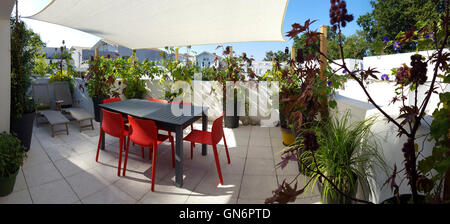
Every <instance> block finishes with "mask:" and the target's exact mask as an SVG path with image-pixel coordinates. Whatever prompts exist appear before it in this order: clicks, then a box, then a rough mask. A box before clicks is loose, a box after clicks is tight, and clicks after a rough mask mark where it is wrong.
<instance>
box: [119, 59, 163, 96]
mask: <svg viewBox="0 0 450 224" xmlns="http://www.w3.org/2000/svg"><path fill="white" fill-rule="evenodd" d="M135 55H136V52H135V51H133V57H130V58H128V59H127V60H124V59H122V58H117V59H116V60H115V63H114V64H115V68H116V69H115V71H116V72H117V74H118V75H117V76H120V77H122V82H123V84H125V88H124V89H123V90H122V93H123V95H125V97H126V98H127V99H142V98H143V97H144V96H145V95H146V94H147V89H146V80H145V79H143V78H144V76H145V78H148V79H150V80H153V79H154V76H155V75H158V74H160V73H161V69H160V68H159V67H158V66H157V64H156V62H153V61H149V60H148V59H145V60H144V61H142V62H141V61H138V60H136V57H135Z"/></svg>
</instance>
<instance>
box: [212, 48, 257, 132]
mask: <svg viewBox="0 0 450 224" xmlns="http://www.w3.org/2000/svg"><path fill="white" fill-rule="evenodd" d="M218 48H222V49H223V53H222V54H223V56H224V57H223V59H222V61H221V60H220V59H219V57H216V59H215V62H216V64H217V66H215V67H213V70H214V72H215V75H214V76H215V79H216V81H218V82H219V83H220V84H221V85H222V90H223V111H224V112H225V115H224V125H225V127H227V128H238V127H239V115H238V111H239V109H240V108H238V105H239V104H238V99H239V97H238V96H239V95H240V96H243V95H244V94H245V91H242V89H240V88H238V86H237V85H235V84H237V82H239V81H242V82H243V81H245V80H246V75H245V74H248V76H249V77H250V78H251V77H253V76H255V74H254V72H253V71H252V70H251V69H249V66H251V63H252V61H253V60H254V59H253V58H248V57H247V55H246V53H243V54H242V56H241V57H233V56H232V55H233V52H232V48H231V47H230V46H227V47H225V48H224V47H223V46H218V47H217V49H218ZM227 82H232V84H233V85H228V86H227ZM227 102H233V111H231V114H230V111H228V110H227V106H229V105H227ZM244 109H245V108H244Z"/></svg>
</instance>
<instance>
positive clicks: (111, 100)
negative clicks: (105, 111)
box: [103, 97, 122, 103]
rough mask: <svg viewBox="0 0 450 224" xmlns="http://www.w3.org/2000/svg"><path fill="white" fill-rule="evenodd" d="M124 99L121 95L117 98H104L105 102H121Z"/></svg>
mask: <svg viewBox="0 0 450 224" xmlns="http://www.w3.org/2000/svg"><path fill="white" fill-rule="evenodd" d="M119 101H122V99H120V98H119V97H117V98H109V99H104V100H103V103H114V102H119Z"/></svg>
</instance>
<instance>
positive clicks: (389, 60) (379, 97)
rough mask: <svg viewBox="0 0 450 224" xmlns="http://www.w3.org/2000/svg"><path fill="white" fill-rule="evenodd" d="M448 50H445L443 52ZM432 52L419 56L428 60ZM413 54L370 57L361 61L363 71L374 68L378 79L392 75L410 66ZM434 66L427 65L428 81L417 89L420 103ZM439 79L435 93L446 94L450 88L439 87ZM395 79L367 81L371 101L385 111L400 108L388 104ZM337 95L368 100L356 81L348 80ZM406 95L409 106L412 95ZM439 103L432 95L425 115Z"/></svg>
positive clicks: (412, 99)
mask: <svg viewBox="0 0 450 224" xmlns="http://www.w3.org/2000/svg"><path fill="white" fill-rule="evenodd" d="M448 51H449V50H448V49H446V50H445V52H448ZM433 52H434V51H420V52H419V54H421V55H423V56H425V57H426V58H429V57H430V56H431V55H432V54H433ZM413 54H415V53H414V52H413V53H404V54H392V55H382V56H372V57H365V58H364V59H363V67H364V69H368V68H369V67H370V68H374V69H375V70H377V71H379V72H380V73H379V74H377V75H378V77H379V78H380V77H381V75H382V74H387V75H390V74H391V73H392V69H393V68H399V67H401V66H402V65H403V64H406V65H408V66H410V62H411V56H412V55H413ZM433 70H434V65H433V64H431V63H429V64H428V73H427V75H428V81H427V82H426V83H425V85H423V86H421V87H420V88H419V89H418V99H419V101H422V100H423V99H424V98H425V95H426V94H425V93H426V91H428V89H429V85H430V82H431V81H432V77H433V76H432V75H433ZM440 82H441V79H440V78H438V79H437V84H438V85H437V87H438V89H437V91H438V92H440V93H441V92H448V91H450V87H449V86H448V85H441V83H440ZM395 88H396V86H395V77H392V76H391V77H390V81H381V80H378V81H375V80H371V81H369V84H368V85H367V89H368V92H369V93H370V95H371V96H372V98H373V100H374V101H375V102H376V103H377V104H378V105H379V106H382V107H385V108H386V110H388V111H392V112H397V113H398V109H399V107H400V106H401V102H397V103H396V104H391V105H390V102H391V101H392V99H393V98H394V96H395ZM338 93H339V95H342V96H346V97H349V98H352V99H356V100H360V101H363V102H368V98H367V96H366V94H365V93H364V92H363V90H362V88H361V87H360V86H359V85H358V83H357V82H356V81H353V80H349V81H348V82H347V83H346V84H345V88H344V89H342V90H338ZM406 95H407V96H408V101H407V102H406V104H407V105H411V104H413V102H414V93H412V92H410V91H407V92H406ZM438 102H439V96H438V95H437V94H433V95H432V97H431V99H430V102H429V104H428V106H427V113H428V114H431V113H432V112H433V111H434V109H435V108H436V107H437V103H438Z"/></svg>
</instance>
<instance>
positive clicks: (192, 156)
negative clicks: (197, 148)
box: [191, 142, 194, 160]
mask: <svg viewBox="0 0 450 224" xmlns="http://www.w3.org/2000/svg"><path fill="white" fill-rule="evenodd" d="M193 158H194V143H193V142H191V160H192V159H193Z"/></svg>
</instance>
